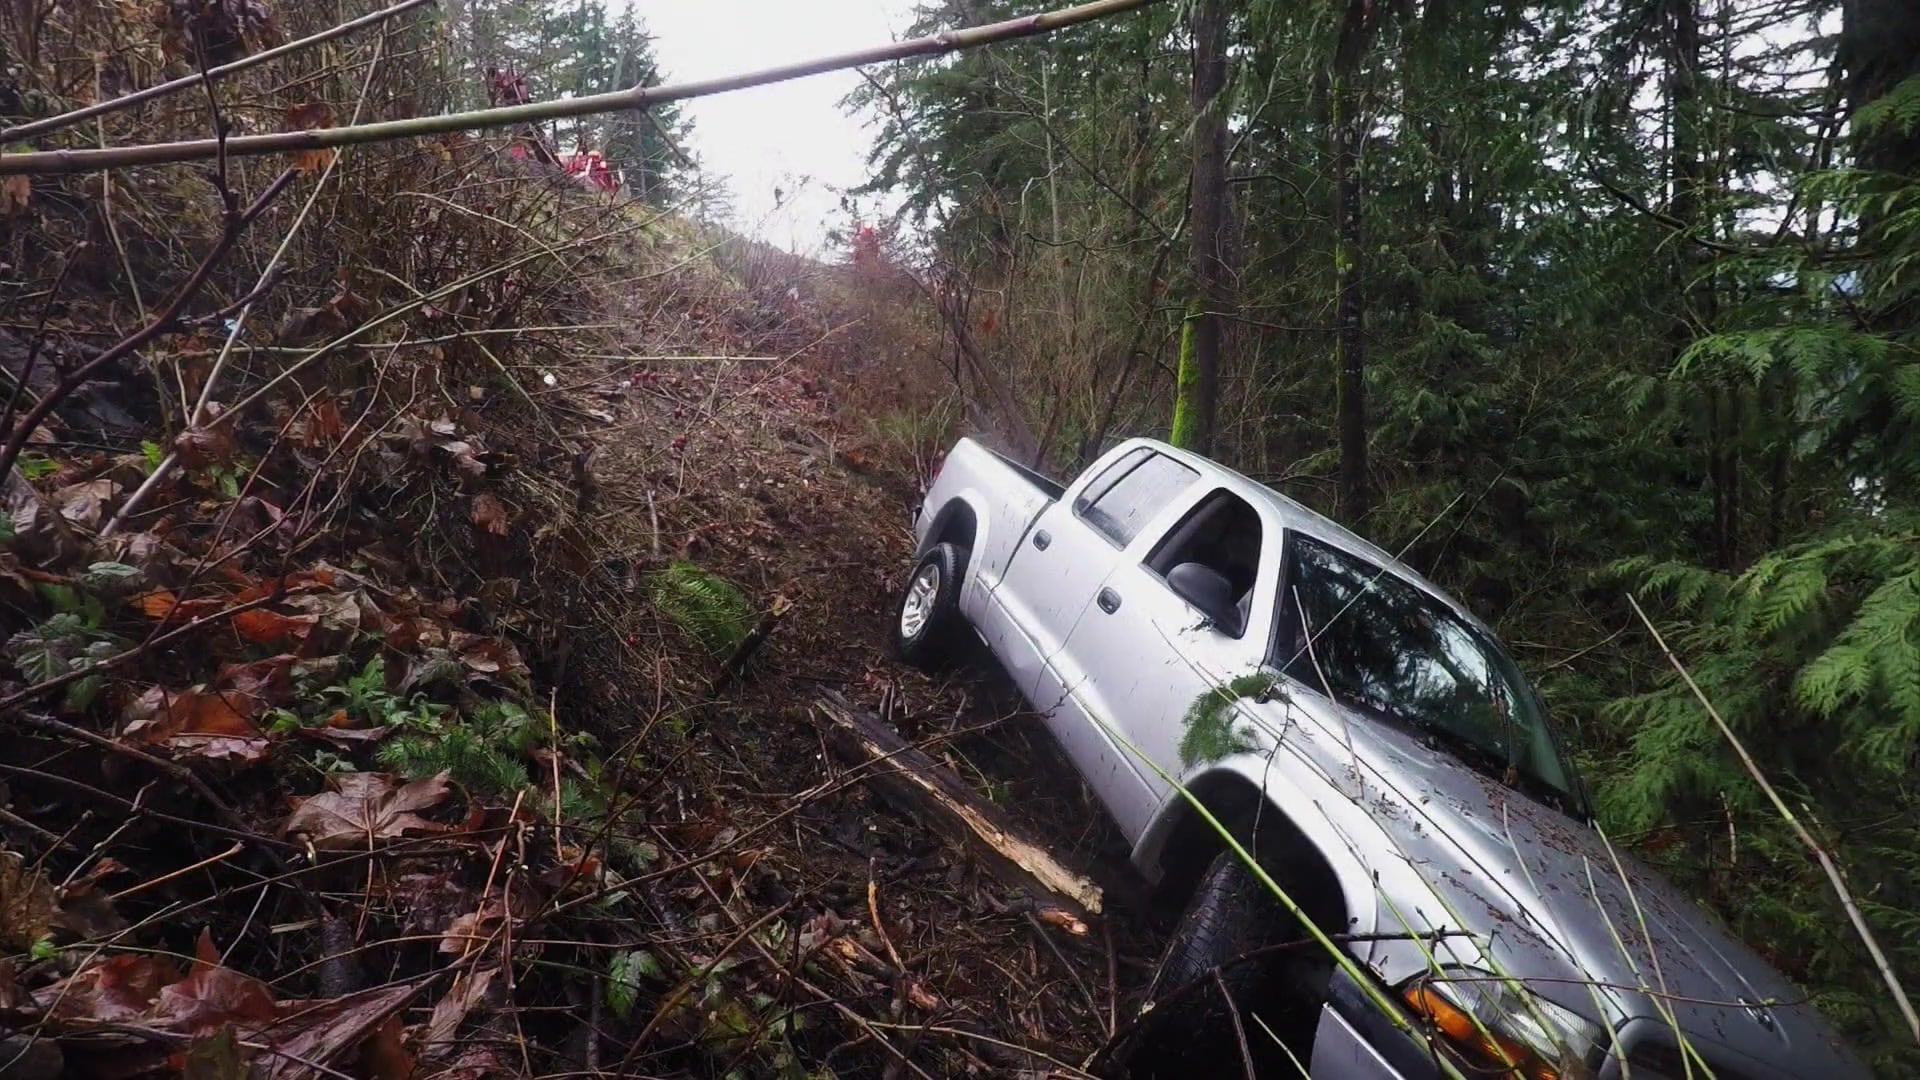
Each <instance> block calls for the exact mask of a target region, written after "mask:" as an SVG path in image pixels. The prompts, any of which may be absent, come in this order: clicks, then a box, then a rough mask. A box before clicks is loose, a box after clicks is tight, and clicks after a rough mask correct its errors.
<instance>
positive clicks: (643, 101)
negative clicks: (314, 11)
mask: <svg viewBox="0 0 1920 1080" xmlns="http://www.w3.org/2000/svg"><path fill="white" fill-rule="evenodd" d="M1159 2H1160V0H1092V2H1091V3H1085V4H1079V5H1077V6H1074V7H1067V8H1061V9H1059V10H1057V11H1049V12H1042V13H1040V14H1038V15H1025V16H1022V17H1020V18H1017V19H1008V20H1005V21H1003V22H997V23H988V24H986V25H983V26H974V27H969V28H967V29H964V30H953V31H946V32H943V33H938V34H930V35H928V36H926V37H918V38H909V39H907V40H905V41H895V42H889V43H888V44H885V45H874V46H869V47H867V48H864V49H855V50H852V51H850V52H843V53H836V54H834V55H831V56H823V57H816V58H814V59H811V60H801V61H797V62H795V63H791V64H782V65H779V66H777V67H770V68H762V69H761V70H759V71H749V72H743V73H741V74H737V75H722V76H720V77H718V78H713V79H697V80H693V81H690V82H683V83H663V84H661V85H659V86H635V87H632V88H630V89H627V90H614V91H610V92H608V93H604V94H588V95H585V96H582V97H574V98H563V99H560V100H557V101H539V102H530V103H528V104H525V105H508V106H504V107H502V108H495V109H475V110H472V111H469V112H459V113H445V114H442V115H439V116H417V117H412V118H410V119H406V120H388V121H382V122H380V123H373V124H358V125H354V126H351V127H339V128H325V129H321V130H317V131H287V132H280V133H277V134H270V135H242V136H238V137H235V138H229V139H226V140H224V142H223V141H222V140H219V139H191V140H186V141H183V142H170V143H152V144H148V145H144V146H120V147H109V148H107V149H104V150H41V151H34V152H31V153H25V154H0V176H12V175H19V174H37V173H80V172H97V171H99V170H101V169H117V168H126V167H129V166H135V165H163V164H168V163H171V162H179V161H206V160H210V159H212V158H215V157H218V156H219V155H220V154H221V153H222V152H223V148H224V153H225V154H226V155H227V156H228V157H251V156H258V155H261V154H277V153H291V152H293V151H297V150H324V149H330V148H335V147H342V146H357V145H361V144H363V143H374V142H386V141H390V140H393V139H408V138H420V137H422V136H427V135H445V134H450V133H452V132H456V131H475V130H481V129H486V128H502V127H512V126H515V125H518V124H532V123H540V122H542V121H547V120H561V119H566V118H568V117H575V116H593V115H597V114H600V113H611V112H621V111H624V110H628V109H636V110H638V109H647V108H650V107H652V106H654V105H659V104H662V103H665V102H669V101H684V100H686V99H688V98H696V97H707V96H710V95H713V94H723V93H727V92H728V91H732V90H745V89H748V88H750V87H755V86H766V85H768V84H770V83H779V82H787V81H789V80H792V79H801V78H805V77H807V76H809V75H819V74H822V73H824V72H828V71H839V70H841V69H843V68H852V67H860V66H862V65H865V64H877V63H884V62H887V61H892V60H905V59H910V58H912V57H918V56H940V55H942V54H945V53H950V52H956V51H959V50H961V49H973V48H978V47H980V46H982V45H991V44H995V43H997V42H1002V41H1014V40H1017V39H1020V38H1025V37H1034V36H1036V35H1040V34H1049V33H1052V32H1053V31H1055V30H1061V29H1065V28H1066V27H1069V26H1077V25H1079V24H1081V23H1087V22H1093V21H1095V20H1098V19H1105V18H1110V17H1112V16H1114V15H1120V14H1124V13H1126V12H1129V11H1133V10H1135V9H1137V8H1143V7H1146V6H1147V5H1149V4H1154V3H1159ZM195 78H196V79H197V78H198V76H196V77H195Z"/></svg>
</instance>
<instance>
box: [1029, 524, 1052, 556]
mask: <svg viewBox="0 0 1920 1080" xmlns="http://www.w3.org/2000/svg"><path fill="white" fill-rule="evenodd" d="M1051 543H1053V537H1051V536H1049V535H1047V530H1045V529H1041V530H1040V531H1039V532H1037V533H1034V534H1033V546H1034V547H1037V548H1039V549H1040V550H1041V551H1045V550H1047V545H1049V544H1051Z"/></svg>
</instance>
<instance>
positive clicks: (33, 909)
mask: <svg viewBox="0 0 1920 1080" xmlns="http://www.w3.org/2000/svg"><path fill="white" fill-rule="evenodd" d="M58 906H59V905H58V902H57V900H56V899H55V896H54V892H53V885H52V884H51V883H50V882H48V881H47V879H46V877H45V876H44V875H42V874H39V873H37V872H34V871H30V870H28V869H27V864H26V859H25V858H23V857H21V856H20V855H18V854H15V853H14V852H11V851H0V947H3V948H5V949H6V950H7V951H9V952H25V951H27V950H28V949H30V948H32V947H33V943H34V942H36V941H39V940H40V939H41V938H43V937H46V936H47V931H48V930H50V929H52V927H53V915H54V911H55V910H56V909H57V908H58Z"/></svg>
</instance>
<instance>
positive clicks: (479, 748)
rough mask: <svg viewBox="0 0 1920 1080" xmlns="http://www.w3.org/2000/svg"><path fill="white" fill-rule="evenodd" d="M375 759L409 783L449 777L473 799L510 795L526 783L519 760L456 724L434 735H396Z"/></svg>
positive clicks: (525, 773)
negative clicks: (436, 776) (429, 778)
mask: <svg viewBox="0 0 1920 1080" xmlns="http://www.w3.org/2000/svg"><path fill="white" fill-rule="evenodd" d="M377 757H378V759H379V761H380V764H381V765H382V766H384V767H385V768H388V769H391V770H393V771H394V772H396V773H398V774H400V775H401V776H404V777H406V778H407V779H409V780H424V779H426V778H427V777H429V776H434V775H437V774H439V773H442V772H444V773H448V774H449V775H450V777H451V779H452V780H453V782H454V783H456V784H459V785H460V786H461V787H463V788H466V789H467V790H468V791H471V792H473V793H474V794H476V795H511V794H513V793H514V792H516V791H519V790H520V789H521V788H524V787H526V786H527V784H528V782H529V781H528V779H527V769H526V766H525V765H523V764H521V762H520V761H519V759H518V758H516V757H514V756H512V755H511V753H510V752H509V751H507V750H506V749H505V748H503V747H501V746H499V745H497V744H495V743H491V742H488V741H487V740H486V739H485V738H484V737H482V736H480V735H479V734H477V733H475V732H474V731H472V730H471V729H469V728H467V727H465V726H464V725H459V724H455V725H452V726H449V727H448V728H447V729H446V730H445V731H442V732H440V733H439V734H437V735H396V736H394V737H393V738H391V739H388V740H387V741H386V742H385V743H384V744H382V745H381V747H380V751H379V753H378V755H377Z"/></svg>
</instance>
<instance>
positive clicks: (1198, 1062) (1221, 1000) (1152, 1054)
mask: <svg viewBox="0 0 1920 1080" xmlns="http://www.w3.org/2000/svg"><path fill="white" fill-rule="evenodd" d="M1306 937H1307V935H1306V934H1305V932H1304V931H1303V929H1302V928H1301V926H1300V924H1299V922H1298V920H1296V919H1294V918H1293V916H1292V915H1290V914H1289V913H1288V912H1287V910H1286V909H1285V908H1284V907H1283V906H1282V905H1281V903H1280V901H1279V900H1278V899H1277V898H1276V897H1274V896H1273V895H1272V894H1271V893H1270V892H1268V891H1267V888H1266V886H1265V885H1264V884H1262V883H1261V881H1260V880H1259V878H1257V877H1255V876H1254V875H1253V873H1252V872H1250V871H1249V870H1248V869H1247V867H1246V866H1245V865H1244V864H1243V863H1242V862H1241V861H1240V859H1239V857H1238V856H1237V855H1235V854H1234V853H1233V852H1231V851H1223V852H1221V853H1220V855H1219V856H1217V857H1216V858H1215V859H1214V860H1213V863H1212V864H1211V865H1210V866H1208V867H1207V872H1206V874H1205V875H1203V876H1202V877H1201V879H1200V884H1199V887H1198V888H1196V889H1195V890H1194V892H1193V896H1192V897H1191V899H1190V900H1189V901H1188V904H1187V909H1186V912H1185V913H1184V914H1182V915H1181V917H1180V924H1179V925H1178V926H1177V927H1175V929H1174V931H1173V935H1172V937H1170V938H1169V939H1168V941H1167V946H1166V950H1165V951H1164V952H1163V953H1161V956H1160V965H1159V967H1158V969H1157V970H1156V971H1155V972H1154V977H1153V984H1152V986H1151V987H1150V988H1149V989H1148V991H1147V999H1148V1005H1147V1006H1146V1011H1145V1012H1144V1013H1143V1014H1142V1015H1141V1017H1140V1018H1139V1020H1138V1022H1136V1023H1135V1025H1134V1030H1133V1031H1132V1032H1131V1033H1130V1034H1129V1036H1127V1037H1126V1039H1125V1043H1124V1045H1123V1046H1122V1047H1121V1048H1120V1050H1119V1053H1118V1054H1117V1055H1116V1056H1117V1057H1118V1059H1119V1060H1118V1062H1117V1063H1118V1064H1119V1067H1120V1068H1119V1072H1120V1074H1121V1075H1125V1076H1129V1077H1135V1078H1142V1080H1144V1078H1147V1077H1161V1076H1164V1077H1180V1078H1186V1077H1191V1076H1195V1075H1210V1076H1211V1075H1219V1076H1227V1075H1235V1074H1238V1073H1240V1072H1241V1071H1242V1062H1243V1060H1244V1059H1243V1056H1242V1046H1241V1041H1240V1040H1241V1038H1242V1037H1243V1036H1244V1038H1245V1040H1246V1044H1245V1054H1246V1056H1249V1057H1251V1058H1252V1059H1253V1061H1254V1063H1255V1065H1256V1066H1257V1067H1258V1071H1259V1072H1260V1075H1263V1076H1265V1075H1273V1076H1287V1075H1295V1076H1297V1075H1299V1070H1298V1068H1296V1067H1295V1066H1294V1064H1293V1063H1292V1062H1291V1061H1289V1060H1288V1059H1289V1058H1293V1059H1295V1060H1297V1061H1298V1062H1299V1063H1300V1064H1301V1065H1305V1064H1306V1063H1307V1062H1308V1061H1310V1060H1311V1057H1312V1041H1313V1031H1314V1029H1315V1027H1316V1026H1317V1025H1318V1023H1319V1019H1320V1016H1319V1011H1320V1005H1321V1003H1322V1002H1323V1001H1324V1000H1325V995H1326V988H1327V982H1328V979H1329V978H1330V977H1331V975H1332V966H1333V961H1332V959H1331V958H1330V957H1328V956H1326V955H1325V954H1324V953H1323V952H1322V951H1321V949H1320V947H1319V946H1318V945H1317V943H1315V942H1313V941H1311V940H1305V941H1303V940H1302V939H1304V938H1306ZM1275 946H1281V947H1280V948H1275ZM1249 954H1251V955H1249ZM1216 975H1217V978H1216ZM1229 999H1231V1001H1232V1006H1231V1008H1229V1006H1228V1000H1229ZM1235 1013H1238V1018H1239V1023H1237V1024H1236V1023H1235Z"/></svg>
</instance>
